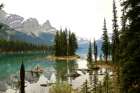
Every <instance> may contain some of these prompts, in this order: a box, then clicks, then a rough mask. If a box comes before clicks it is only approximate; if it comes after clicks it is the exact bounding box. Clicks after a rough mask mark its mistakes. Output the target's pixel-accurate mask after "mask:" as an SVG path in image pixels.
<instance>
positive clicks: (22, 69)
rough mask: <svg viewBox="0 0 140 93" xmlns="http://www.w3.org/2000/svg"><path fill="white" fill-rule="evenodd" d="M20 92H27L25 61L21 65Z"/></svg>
mask: <svg viewBox="0 0 140 93" xmlns="http://www.w3.org/2000/svg"><path fill="white" fill-rule="evenodd" d="M20 93H25V68H24V64H23V62H22V64H21V67H20Z"/></svg>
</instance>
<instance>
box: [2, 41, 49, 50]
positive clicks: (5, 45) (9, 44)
mask: <svg viewBox="0 0 140 93" xmlns="http://www.w3.org/2000/svg"><path fill="white" fill-rule="evenodd" d="M47 48H48V47H47V46H41V45H38V46H37V45H33V44H29V43H26V42H21V41H7V40H2V39H1V40H0V52H22V51H32V50H47Z"/></svg>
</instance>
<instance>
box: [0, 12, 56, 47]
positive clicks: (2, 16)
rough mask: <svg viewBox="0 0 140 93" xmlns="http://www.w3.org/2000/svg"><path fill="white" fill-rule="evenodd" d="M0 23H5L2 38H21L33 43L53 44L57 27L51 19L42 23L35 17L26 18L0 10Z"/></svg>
mask: <svg viewBox="0 0 140 93" xmlns="http://www.w3.org/2000/svg"><path fill="white" fill-rule="evenodd" d="M0 23H1V25H4V26H3V28H1V29H3V31H1V32H0V33H1V34H0V35H1V37H0V38H3V39H8V40H21V41H25V42H29V43H33V44H47V45H52V44H53V40H54V35H55V33H56V29H55V28H54V27H52V26H51V24H50V22H49V20H47V21H46V22H45V23H44V24H42V25H40V24H39V23H38V20H37V19H35V18H29V19H27V20H25V19H24V18H23V17H21V16H19V15H16V14H8V13H6V12H5V11H3V10H0Z"/></svg>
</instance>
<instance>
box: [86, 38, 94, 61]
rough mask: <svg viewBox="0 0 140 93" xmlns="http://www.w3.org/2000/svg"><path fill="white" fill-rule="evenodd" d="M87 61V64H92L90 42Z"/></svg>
mask: <svg viewBox="0 0 140 93" xmlns="http://www.w3.org/2000/svg"><path fill="white" fill-rule="evenodd" d="M87 61H88V62H89V63H92V61H93V60H92V45H91V41H90V42H89V49H88V54H87Z"/></svg>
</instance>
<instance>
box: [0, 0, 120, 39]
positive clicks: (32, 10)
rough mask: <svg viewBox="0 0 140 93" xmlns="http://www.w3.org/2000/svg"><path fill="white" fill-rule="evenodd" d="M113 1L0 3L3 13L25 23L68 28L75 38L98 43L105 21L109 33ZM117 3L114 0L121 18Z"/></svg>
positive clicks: (14, 0)
mask: <svg viewBox="0 0 140 93" xmlns="http://www.w3.org/2000/svg"><path fill="white" fill-rule="evenodd" d="M112 1H113V0H0V3H4V5H5V7H4V10H5V11H6V12H7V13H10V14H17V15H20V16H22V17H24V18H25V19H28V18H36V19H38V21H39V23H40V24H43V23H44V22H45V21H46V20H49V21H50V23H51V24H52V26H53V27H55V28H56V29H60V28H65V27H66V28H68V29H70V30H71V31H72V32H75V33H76V35H77V36H79V37H84V38H88V39H92V38H95V39H99V38H100V37H101V35H102V28H103V20H104V18H106V22H107V29H108V33H111V32H112V15H113V14H112ZM119 1H120V0H116V5H117V10H118V15H119V16H120V15H121V13H120V6H119V5H120V2H119Z"/></svg>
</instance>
